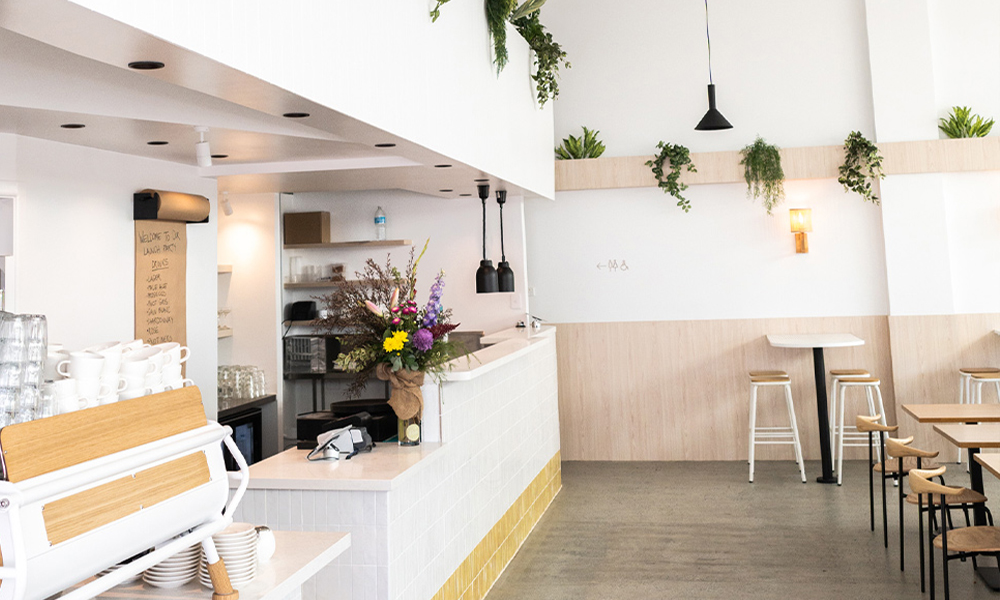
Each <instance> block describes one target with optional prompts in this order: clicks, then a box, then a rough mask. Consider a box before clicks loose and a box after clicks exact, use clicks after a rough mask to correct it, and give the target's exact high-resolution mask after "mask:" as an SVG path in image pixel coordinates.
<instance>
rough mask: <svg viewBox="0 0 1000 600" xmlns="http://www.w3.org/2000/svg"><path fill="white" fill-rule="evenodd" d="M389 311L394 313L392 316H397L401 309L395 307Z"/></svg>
mask: <svg viewBox="0 0 1000 600" xmlns="http://www.w3.org/2000/svg"><path fill="white" fill-rule="evenodd" d="M389 311H390V312H392V314H396V313H398V312H399V307H398V306H393V307H392V308H390V309H389Z"/></svg>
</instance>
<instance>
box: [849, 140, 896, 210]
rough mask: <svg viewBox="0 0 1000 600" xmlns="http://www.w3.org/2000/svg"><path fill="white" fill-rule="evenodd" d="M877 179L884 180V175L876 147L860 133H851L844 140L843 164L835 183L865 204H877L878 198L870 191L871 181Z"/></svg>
mask: <svg viewBox="0 0 1000 600" xmlns="http://www.w3.org/2000/svg"><path fill="white" fill-rule="evenodd" d="M879 179H885V173H884V172H883V171H882V155H881V154H879V151H878V146H876V145H875V144H874V143H872V142H871V141H870V140H869V139H868V138H866V137H865V136H864V135H862V134H861V132H860V131H852V132H851V133H850V135H848V136H847V139H845V140H844V164H842V165H840V177H838V178H837V181H838V182H839V183H840V184H841V185H843V186H844V191H846V192H854V193H856V194H858V195H859V196H861V199H862V200H864V201H866V202H873V203H875V204H879V199H878V196H876V195H875V193H874V191H873V190H872V180H876V181H877V180H879Z"/></svg>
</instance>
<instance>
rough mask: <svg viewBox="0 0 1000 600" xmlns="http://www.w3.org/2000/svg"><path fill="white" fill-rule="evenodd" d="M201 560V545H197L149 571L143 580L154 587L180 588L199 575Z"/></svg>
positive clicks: (143, 576) (144, 574)
mask: <svg viewBox="0 0 1000 600" xmlns="http://www.w3.org/2000/svg"><path fill="white" fill-rule="evenodd" d="M199 558H201V544H195V545H194V546H191V547H190V548H188V549H186V550H181V551H180V552H178V553H177V554H175V555H173V556H171V557H170V558H168V559H166V560H164V561H163V562H161V563H160V564H158V565H156V566H154V567H150V568H149V569H147V570H146V572H145V573H143V575H142V580H143V581H145V582H146V583H148V584H149V585H151V586H153V587H158V588H166V589H171V588H179V587H181V586H182V585H184V584H185V583H187V582H189V581H191V580H192V579H194V576H195V575H197V574H198V561H199Z"/></svg>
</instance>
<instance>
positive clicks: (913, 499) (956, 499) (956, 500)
mask: <svg viewBox="0 0 1000 600" xmlns="http://www.w3.org/2000/svg"><path fill="white" fill-rule="evenodd" d="M917 496H919V494H909V495H907V496H906V502H907V504H917V503H918V502H919V501H918V500H917ZM931 498H932V502H933V503H934V505H935V506H938V505H940V504H941V494H932V495H931ZM945 500H947V502H948V504H982V503H984V502H986V500H987V498H986V496H984V495H982V494H980V493H979V492H977V491H975V490H970V489H968V488H962V491H961V493H958V494H948V495H947V497H946V498H945ZM924 504H927V499H926V498H924ZM950 545H951V543H950V542H949V546H950Z"/></svg>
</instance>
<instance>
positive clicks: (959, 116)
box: [938, 106, 993, 139]
mask: <svg viewBox="0 0 1000 600" xmlns="http://www.w3.org/2000/svg"><path fill="white" fill-rule="evenodd" d="M938 129H940V130H941V131H943V132H944V134H945V135H946V136H948V137H950V138H953V139H954V138H973V137H986V136H987V135H989V133H990V130H991V129H993V119H990V120H988V121H987V120H985V119H983V118H982V117H980V116H979V115H974V114H972V109H971V108H969V107H968V106H954V107H952V109H951V114H949V115H948V118H947V119H941V124H940V125H938Z"/></svg>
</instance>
